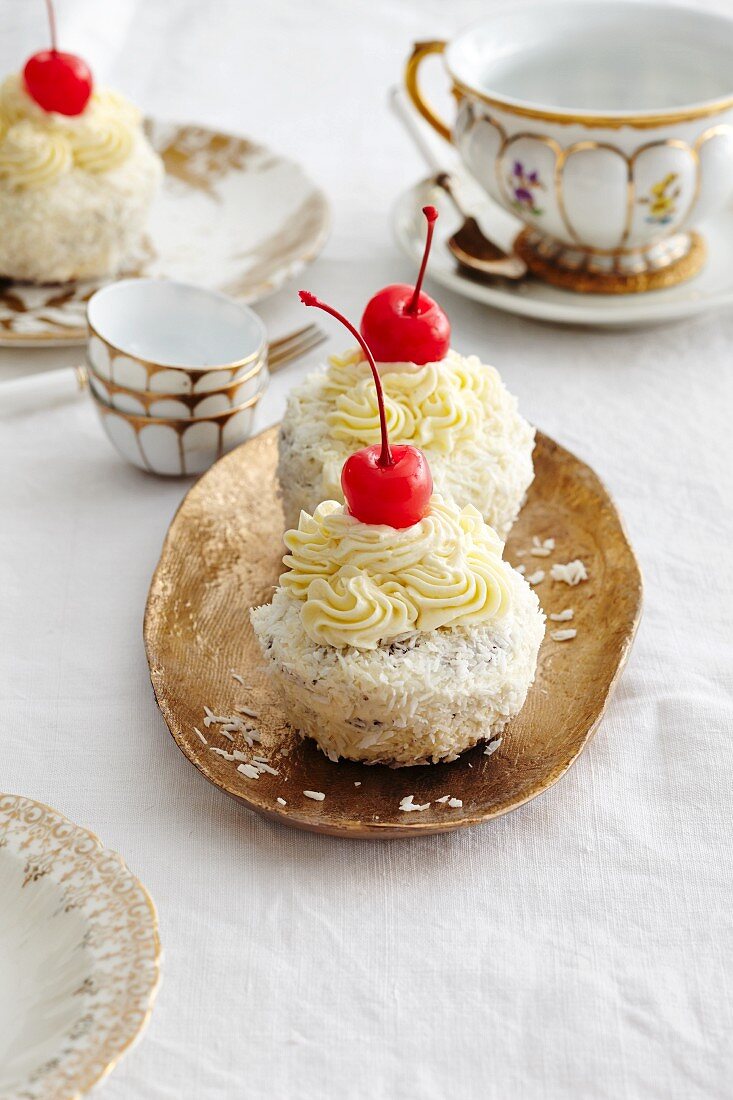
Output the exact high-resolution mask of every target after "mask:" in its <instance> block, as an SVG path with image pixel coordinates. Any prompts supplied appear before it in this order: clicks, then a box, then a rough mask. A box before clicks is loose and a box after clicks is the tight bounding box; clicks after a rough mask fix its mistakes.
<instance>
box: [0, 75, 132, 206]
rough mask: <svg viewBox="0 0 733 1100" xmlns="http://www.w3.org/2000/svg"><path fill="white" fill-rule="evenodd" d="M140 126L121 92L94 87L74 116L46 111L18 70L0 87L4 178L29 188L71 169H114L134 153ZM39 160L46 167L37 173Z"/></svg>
mask: <svg viewBox="0 0 733 1100" xmlns="http://www.w3.org/2000/svg"><path fill="white" fill-rule="evenodd" d="M19 126H22V127H23V129H22V131H20V136H19V134H18V132H17V127H19ZM139 130H140V114H139V112H138V110H137V108H136V107H134V106H133V105H132V104H131V103H128V102H127V100H126V99H124V97H123V96H121V95H119V94H118V93H116V92H111V91H108V90H107V89H104V88H101V89H98V90H95V91H94V93H93V94H92V96H91V99H90V100H89V103H88V104H87V106H86V108H85V109H84V111H82V113H81V114H80V115H76V116H73V117H71V116H68V115H61V114H57V113H55V112H53V111H44V110H43V109H42V108H41V107H39V105H38V104H37V103H35V102H34V100H33V99H31V97H30V96H29V95H28V92H27V91H26V89H25V84H24V82H23V78H22V77H21V76H20V75H18V74H14V75H12V76H9V77H7V78H6V79H5V80H4V81H3V83H2V85H0V165H2V169H1V170H0V179H2V180H3V181H4V182H5V183H6V185H10V186H12V187H17V188H20V189H25V188H33V187H42V186H46V185H48V184H49V183H52V182H53V181H54V180H56V179H57V178H58V176H59V175H60V174H61V173H62V172H63V171H66V170H67V169H68V168H71V167H75V168H78V169H80V170H81V171H84V172H89V173H90V174H93V175H98V174H100V173H102V172H110V171H112V170H113V169H114V168H117V167H119V166H120V165H121V164H123V163H124V162H125V161H126V160H127V158H128V157H129V156H130V153H131V152H132V150H133V146H134V142H135V136H136V134H137V132H138V131H139ZM31 149H34V150H35V153H32V152H31ZM44 158H45V159H44ZM29 161H30V171H29ZM38 161H40V162H41V163H42V164H43V165H44V166H45V170H43V171H38V164H37V162H38Z"/></svg>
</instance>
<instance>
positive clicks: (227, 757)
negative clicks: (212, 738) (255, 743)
mask: <svg viewBox="0 0 733 1100" xmlns="http://www.w3.org/2000/svg"><path fill="white" fill-rule="evenodd" d="M209 748H210V749H211V751H212V752H215V753H216V755H217V756H221V757H223V758H224V760H234V755H233V753H231V752H225V751H224V749H217V747H216V745H209Z"/></svg>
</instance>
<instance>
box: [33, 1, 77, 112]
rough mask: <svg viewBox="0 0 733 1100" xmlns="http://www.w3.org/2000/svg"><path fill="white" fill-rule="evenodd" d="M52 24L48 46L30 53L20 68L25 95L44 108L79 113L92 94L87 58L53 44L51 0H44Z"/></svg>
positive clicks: (54, 22) (54, 40)
mask: <svg viewBox="0 0 733 1100" xmlns="http://www.w3.org/2000/svg"><path fill="white" fill-rule="evenodd" d="M46 9H47V11H48V22H49V25H50V27H51V49H50V50H41V51H40V53H34V54H33V57H29V58H28V60H27V61H26V63H25V68H24V69H23V77H24V79H25V86H26V89H27V91H28V95H29V96H30V97H31V99H34V100H35V101H36V103H37V104H38V106H39V107H42V108H43V110H44V111H56V112H57V114H60V115H80V114H81V113H82V111H83V110H84V108H85V107H86V105H87V103H88V102H89V97H90V95H91V94H92V74H91V70H90V69H89V66H88V65H87V63H86V61H82V59H81V58H80V57H77V56H76V54H73V53H61V51H60V50H58V49H57V48H56V16H55V15H54V10H53V3H52V0H46Z"/></svg>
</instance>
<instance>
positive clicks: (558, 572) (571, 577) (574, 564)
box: [550, 558, 588, 585]
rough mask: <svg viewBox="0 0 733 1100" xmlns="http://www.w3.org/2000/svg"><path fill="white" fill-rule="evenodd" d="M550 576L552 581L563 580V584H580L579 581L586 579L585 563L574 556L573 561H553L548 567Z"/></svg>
mask: <svg viewBox="0 0 733 1100" xmlns="http://www.w3.org/2000/svg"><path fill="white" fill-rule="evenodd" d="M550 576H551V577H552V579H553V580H554V581H563V583H564V584H569V585H575V584H580V582H581V581H587V580H588V574H587V572H586V569H585V565H584V564H583V562H582V561H581V560H580V558H576V559H575V561H568V562H565V563H564V564H562V563H561V562H555V564H554V565H553V566H552V568H551V569H550Z"/></svg>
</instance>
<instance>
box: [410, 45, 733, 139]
mask: <svg viewBox="0 0 733 1100" xmlns="http://www.w3.org/2000/svg"><path fill="white" fill-rule="evenodd" d="M418 45H420V44H419V43H418ZM423 45H426V43H423ZM445 45H446V43H443V48H444V49H445ZM417 48H418V47H417V46H416V47H415V49H416V50H417ZM433 52H435V51H433ZM441 52H442V51H441ZM419 60H422V58H420V59H419ZM446 70H447V72H448V75H449V76H450V78H451V80H452V81H453V88H454V94H455V93H456V92H458V93H460V94H462V95H469V96H475V97H476V99H480V100H481V102H482V103H487V104H488V105H489V107H492V108H493V109H494V110H495V111H503V112H504V113H505V114H508V115H516V116H517V117H518V118H532V119H538V120H540V121H542V122H557V123H560V124H561V125H565V126H588V127H590V126H592V127H597V128H599V129H604V130H622V129H623V128H624V126H630V127H631V128H632V129H634V130H653V129H654V128H655V127H656V126H671V125H674V124H676V123H678V122H694V121H695V119H698V118H710V117H712V116H713V115H719V114H722V112H723V111H728V110H730V109H731V108H733V95H731V96H726V97H725V98H724V99H718V100H714V101H713V102H712V103H703V104H701V105H700V106H699V107H684V108H681V109H679V110H670V111H660V112H658V113H657V114H648V113H644V112H640V113H639V114H634V115H611V114H605V115H604V114H597V115H593V114H584V113H576V112H574V111H553V110H551V109H549V108H547V109H545V108H542V107H530V106H522V105H520V104H518V103H509V102H507V101H505V100H503V99H500V98H498V97H497V96H492V95H487V93H486V92H482V91H479V89H478V88H472V87H471V85H470V84H466V83H464V82H463V81H462V80H459V79H458V77H457V76H456V75H455V74H454V73H453V72H451V70H450V68H449V67H448V65H447V64H446ZM408 91H409V89H408ZM413 102H414V100H413ZM415 105H416V106H417V104H415ZM418 110H420V113H421V114H422V113H423V112H422V110H421V108H419V107H418ZM424 117H426V118H427V119H428V122H430V123H431V124H432V125H435V124H434V123H433V122H432V119H431V118H429V117H428V116H427V115H425V116H424ZM436 128H437V127H436ZM438 132H439V133H440V131H438Z"/></svg>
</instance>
